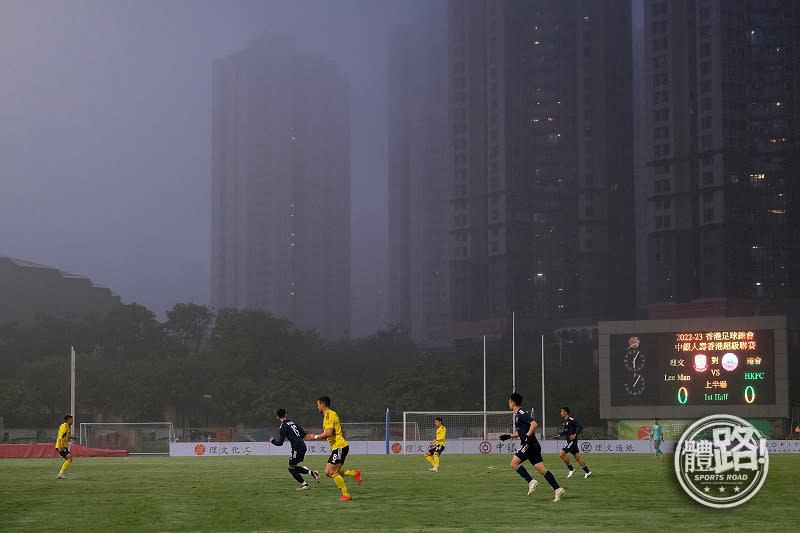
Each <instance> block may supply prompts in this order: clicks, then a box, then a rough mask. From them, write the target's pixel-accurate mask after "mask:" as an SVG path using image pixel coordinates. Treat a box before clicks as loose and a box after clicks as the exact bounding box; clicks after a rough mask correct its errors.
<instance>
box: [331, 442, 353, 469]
mask: <svg viewBox="0 0 800 533" xmlns="http://www.w3.org/2000/svg"><path fill="white" fill-rule="evenodd" d="M349 451H350V446H345V447H344V448H336V449H335V450H331V455H330V457H328V462H329V463H330V464H332V465H343V464H344V459H345V457H347V452H349Z"/></svg>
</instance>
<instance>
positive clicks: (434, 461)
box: [433, 455, 439, 470]
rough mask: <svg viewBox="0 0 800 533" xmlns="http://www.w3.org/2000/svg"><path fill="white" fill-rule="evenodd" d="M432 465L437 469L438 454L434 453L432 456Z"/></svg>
mask: <svg viewBox="0 0 800 533" xmlns="http://www.w3.org/2000/svg"><path fill="white" fill-rule="evenodd" d="M433 467H434V468H435V469H437V470H438V469H439V456H438V455H434V456H433Z"/></svg>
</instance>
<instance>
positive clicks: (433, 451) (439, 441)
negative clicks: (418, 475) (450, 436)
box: [425, 416, 447, 472]
mask: <svg viewBox="0 0 800 533" xmlns="http://www.w3.org/2000/svg"><path fill="white" fill-rule="evenodd" d="M433 423H434V424H436V440H432V441H431V448H430V450H428V451H427V452H425V460H426V461H428V462H429V463H430V464H432V465H433V468H431V469H430V470H431V472H438V471H439V456H440V455H442V452H443V451H444V447H445V442H444V436H445V434H446V433H447V428H446V427H444V425H443V424H442V417H440V416H437V417H436V418H435V419H434V421H433Z"/></svg>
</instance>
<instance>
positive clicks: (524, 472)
mask: <svg viewBox="0 0 800 533" xmlns="http://www.w3.org/2000/svg"><path fill="white" fill-rule="evenodd" d="M514 470H516V471H517V474H519V475H520V476H522V479H524V480H525V481H527V482H528V483H530V482H531V480H532V479H533V478H532V477H531V475H530V474H529V473H528V471H527V470H525V467H524V466H522V465H519V466H517V468H515V469H514ZM551 475H552V474H551Z"/></svg>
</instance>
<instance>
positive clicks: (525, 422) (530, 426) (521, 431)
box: [500, 392, 564, 502]
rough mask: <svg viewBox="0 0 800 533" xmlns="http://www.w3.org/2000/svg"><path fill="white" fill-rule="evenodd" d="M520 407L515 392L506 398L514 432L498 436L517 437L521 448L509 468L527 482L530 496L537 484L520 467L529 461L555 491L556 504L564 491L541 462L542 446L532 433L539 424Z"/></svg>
mask: <svg viewBox="0 0 800 533" xmlns="http://www.w3.org/2000/svg"><path fill="white" fill-rule="evenodd" d="M521 406H522V396H521V395H520V394H519V393H517V392H515V393H512V394H511V396H509V397H508V408H509V409H511V410H512V411H514V427H515V428H516V431H515V432H514V433H512V434H510V435H500V440H508V439H510V438H512V437H519V440H520V444H522V447H521V448H520V449H519V451H518V452H517V453H515V454H514V457H513V458H512V459H511V468H513V469H514V470H516V471H517V474H519V475H520V476H522V479H524V480H525V481H527V482H528V495H531V494H532V493H533V491H535V490H536V486H537V485H539V482H538V481H536V480H535V479H533V478H532V477H531V475H530V474H529V473H528V471H527V470H525V467H524V466H522V463H523V462H525V461H530V462H531V464H532V465H533V468H535V469H536V471H537V472H539V473H540V474H541V475H542V476H544V478H545V479H546V480H547V482H548V483H550V486H551V487H553V490H555V491H556V493H555V499H554V500H553V501H554V502H557V501H558V500H560V499H561V496H563V495H564V489H563V488H562V487H560V486H559V485H558V482H557V481H556V478H555V476H553V473H552V472H550V471H549V470H548V469H547V467H546V466H544V461H542V446H541V445H540V444H539V441H538V440H536V436H535V435H534V434H533V431H534V430H535V429H536V428H537V427H538V425H539V424H538V423H537V422H536V420H534V419H533V414H532V413H528V412H527V411H525V409H523V408H522V407H521Z"/></svg>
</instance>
